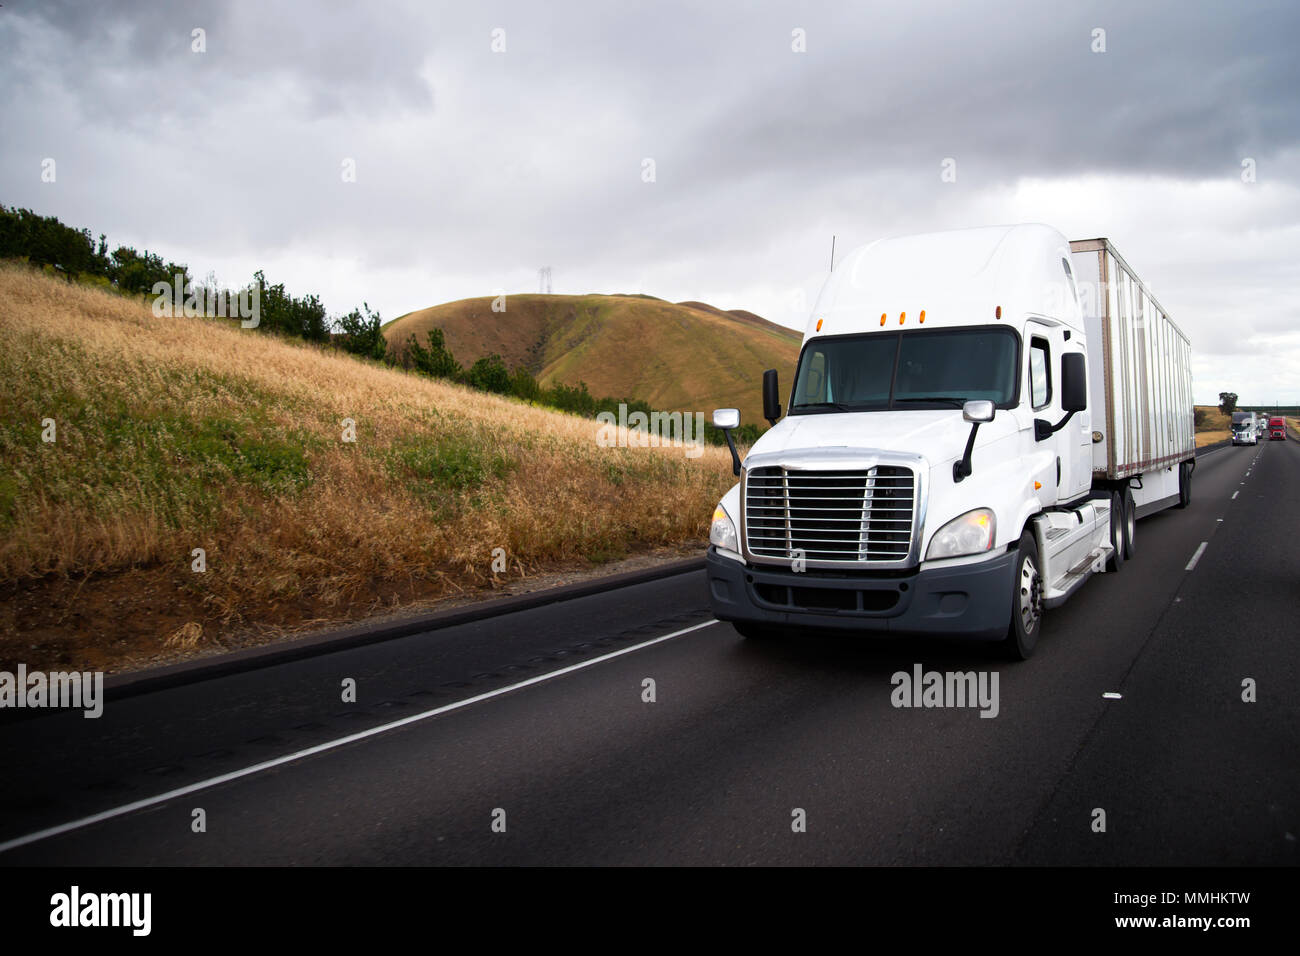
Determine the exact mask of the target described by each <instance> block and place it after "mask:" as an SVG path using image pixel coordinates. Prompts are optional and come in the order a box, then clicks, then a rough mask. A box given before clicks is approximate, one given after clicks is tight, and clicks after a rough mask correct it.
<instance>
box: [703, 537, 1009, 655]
mask: <svg viewBox="0 0 1300 956" xmlns="http://www.w3.org/2000/svg"><path fill="white" fill-rule="evenodd" d="M705 566H706V570H707V573H708V578H709V603H710V605H711V606H712V608H713V614H714V616H715V617H717V618H718V619H719V620H721V621H743V622H750V623H754V624H769V625H780V626H786V627H821V628H835V629H840V630H853V631H877V632H888V633H899V634H944V635H949V636H954V637H966V638H970V639H972V640H982V641H994V640H1000V639H1001V638H1003V637H1005V636H1006V634H1007V626H1008V625H1009V624H1010V622H1011V584H1012V578H1013V575H1014V573H1015V554H1014V553H1011V552H1008V553H1004V554H1001V555H998V556H997V557H995V558H992V559H990V560H988V561H982V562H980V563H979V564H966V565H962V566H960V567H954V568H931V569H928V570H925V571H919V572H912V573H910V574H905V575H899V576H891V575H875V576H872V575H864V574H860V573H859V574H850V573H843V574H829V573H826V572H823V571H805V572H801V573H795V572H793V571H790V570H788V569H782V568H768V567H762V566H759V565H751V564H742V563H741V562H739V561H735V560H732V559H731V558H724V557H722V556H721V555H719V554H718V553H717V548H715V547H713V546H710V547H709V552H708V555H707V556H706V558H705Z"/></svg>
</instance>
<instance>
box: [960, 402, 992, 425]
mask: <svg viewBox="0 0 1300 956" xmlns="http://www.w3.org/2000/svg"><path fill="white" fill-rule="evenodd" d="M994 411H995V409H994V407H993V403H992V402H990V401H988V400H987V399H979V400H975V401H970V402H967V403H966V404H965V405H963V406H962V407H961V417H962V418H964V419H965V420H966V421H968V422H970V423H971V424H979V425H983V424H986V423H988V422H991V421H993V412H994Z"/></svg>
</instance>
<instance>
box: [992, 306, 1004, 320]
mask: <svg viewBox="0 0 1300 956" xmlns="http://www.w3.org/2000/svg"><path fill="white" fill-rule="evenodd" d="M993 318H995V319H1000V318H1002V306H998V307H997V308H996V309H994V310H993Z"/></svg>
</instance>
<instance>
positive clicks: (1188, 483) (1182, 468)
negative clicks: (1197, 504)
mask: <svg viewBox="0 0 1300 956" xmlns="http://www.w3.org/2000/svg"><path fill="white" fill-rule="evenodd" d="M1191 503H1192V466H1191V465H1189V464H1188V463H1187V462H1183V463H1182V464H1181V465H1179V466H1178V507H1179V508H1186V507H1187V506H1188V505H1190V504H1191Z"/></svg>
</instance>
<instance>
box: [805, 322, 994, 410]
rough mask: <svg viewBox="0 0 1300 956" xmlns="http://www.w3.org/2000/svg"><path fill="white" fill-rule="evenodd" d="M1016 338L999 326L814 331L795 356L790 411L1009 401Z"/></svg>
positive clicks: (913, 406) (948, 405) (877, 408)
mask: <svg viewBox="0 0 1300 956" xmlns="http://www.w3.org/2000/svg"><path fill="white" fill-rule="evenodd" d="M1018 341H1019V340H1018V339H1017V338H1016V334H1015V333H1014V332H1012V331H1011V330H1010V329H1005V328H977V329H944V330H942V331H934V332H931V331H928V330H926V331H922V330H917V331H915V332H869V333H866V334H863V335H843V336H836V337H833V338H824V339H814V340H813V341H812V342H810V343H809V344H808V346H807V347H806V348H804V350H803V353H802V354H801V355H800V356H799V369H798V371H797V372H796V373H795V384H794V398H793V399H792V401H791V403H790V413H791V414H792V415H796V414H808V413H815V412H826V411H872V410H880V409H887V408H961V406H962V404H963V403H965V402H968V401H972V400H976V399H987V400H989V401H991V402H993V403H995V404H997V405H1004V406H1009V405H1014V404H1015V401H1016V383H1017V381H1018V376H1017V374H1016V371H1017V345H1018Z"/></svg>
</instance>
